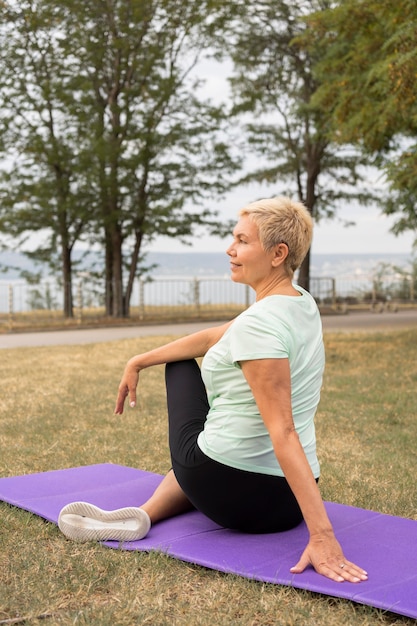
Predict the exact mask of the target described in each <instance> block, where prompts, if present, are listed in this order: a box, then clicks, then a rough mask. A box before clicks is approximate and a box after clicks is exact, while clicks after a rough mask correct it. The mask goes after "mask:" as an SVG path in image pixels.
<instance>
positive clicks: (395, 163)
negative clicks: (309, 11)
mask: <svg viewBox="0 0 417 626" xmlns="http://www.w3.org/2000/svg"><path fill="white" fill-rule="evenodd" d="M307 24H308V30H307V31H306V33H305V36H304V37H303V41H304V45H305V46H307V48H306V49H308V50H310V51H314V53H315V54H316V55H318V57H319V62H318V64H317V65H316V66H315V77H316V78H317V80H319V81H320V83H321V84H320V87H319V89H318V91H317V93H316V94H315V96H314V102H315V104H316V105H317V106H318V107H319V108H320V109H321V110H322V111H323V112H324V113H325V114H327V116H328V120H329V128H330V135H329V136H330V137H331V138H332V139H333V140H335V141H339V142H340V143H354V144H356V145H358V146H359V147H361V148H362V150H363V152H365V153H367V154H370V155H371V156H372V158H374V160H375V162H376V163H377V164H378V165H379V166H381V167H383V168H384V170H385V175H386V180H387V182H388V186H389V191H390V195H389V197H388V198H387V199H386V200H385V201H384V202H383V206H384V210H385V212H386V213H388V214H391V213H398V214H399V215H400V216H399V219H398V222H397V224H396V225H395V227H394V232H395V233H400V232H403V231H404V230H407V229H408V230H412V231H414V232H416V226H417V213H416V209H415V206H416V201H417V188H416V182H415V181H416V168H417V165H416V164H417V143H416V137H417V103H416V98H415V93H416V88H417V74H416V71H415V68H416V64H417V5H416V3H415V2H414V0H398V2H391V1H390V0H382V1H381V0H343V2H341V1H339V2H337V3H333V5H332V8H330V9H329V10H327V11H325V12H321V13H318V12H317V13H315V14H313V15H310V16H309V17H308V18H307Z"/></svg>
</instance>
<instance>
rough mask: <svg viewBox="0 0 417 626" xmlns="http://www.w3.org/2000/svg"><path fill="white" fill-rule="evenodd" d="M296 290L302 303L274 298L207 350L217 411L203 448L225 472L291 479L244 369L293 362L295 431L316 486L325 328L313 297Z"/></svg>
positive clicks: (205, 372)
mask: <svg viewBox="0 0 417 626" xmlns="http://www.w3.org/2000/svg"><path fill="white" fill-rule="evenodd" d="M296 289H297V290H298V291H299V292H300V294H301V295H300V296H280V295H274V296H268V297H266V298H263V299H262V300H259V302H255V304H253V305H252V306H250V307H249V308H248V309H247V310H246V311H244V312H243V313H241V314H240V315H239V316H238V317H237V318H236V319H235V320H234V322H233V323H232V325H231V326H230V327H229V328H228V329H227V331H226V332H225V333H224V335H223V337H222V338H221V339H220V340H219V341H218V342H217V343H216V344H215V345H214V346H212V347H211V348H210V350H208V352H207V354H206V355H205V357H204V359H203V362H202V367H201V372H202V377H203V381H204V384H205V386H206V389H207V395H208V401H209V406H210V409H209V412H208V415H207V421H206V423H205V426H204V430H203V431H202V432H201V433H200V435H199V437H198V445H199V447H200V449H201V450H202V451H203V452H204V453H205V454H206V455H207V456H208V457H210V458H212V459H214V460H216V461H218V462H220V463H223V464H225V465H229V466H231V467H235V468H237V469H242V470H246V471H251V472H258V473H261V474H271V475H274V476H284V473H283V471H282V469H281V467H280V465H279V463H278V460H277V458H276V456H275V453H274V450H273V447H272V442H271V439H270V437H269V433H268V431H267V429H266V427H265V425H264V422H263V420H262V417H261V415H260V413H259V411H258V407H257V405H256V402H255V400H254V397H253V394H252V392H251V389H250V387H249V385H248V383H247V382H246V379H245V377H244V375H243V373H242V370H241V367H240V365H239V362H240V361H247V360H254V359H283V358H287V359H289V364H290V371H291V401H292V412H293V420H294V425H295V429H296V431H297V433H298V436H299V439H300V442H301V445H302V446H303V448H304V452H305V454H306V457H307V460H308V462H309V463H310V466H311V469H312V471H313V474H314V476H315V477H316V478H317V477H318V476H319V474H320V468H319V463H318V460H317V456H316V437H315V429H314V415H315V413H316V409H317V405H318V403H319V400H320V390H321V385H322V378H323V369H324V347H323V337H322V326H321V319H320V314H319V311H318V308H317V305H316V303H315V301H314V299H313V298H312V296H311V295H310V294H309V293H308V292H307V291H305V290H304V289H302V288H301V287H299V286H296Z"/></svg>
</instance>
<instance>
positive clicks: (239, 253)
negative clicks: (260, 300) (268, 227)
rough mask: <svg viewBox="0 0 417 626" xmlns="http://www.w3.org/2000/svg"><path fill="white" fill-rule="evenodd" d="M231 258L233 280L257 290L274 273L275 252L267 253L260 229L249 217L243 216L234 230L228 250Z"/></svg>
mask: <svg viewBox="0 0 417 626" xmlns="http://www.w3.org/2000/svg"><path fill="white" fill-rule="evenodd" d="M226 252H227V254H228V255H229V257H230V268H231V272H232V274H231V278H232V280H233V281H234V282H236V283H244V284H245V285H250V286H251V287H253V288H254V289H255V290H256V289H257V287H259V286H260V285H261V283H262V281H264V280H265V279H267V278H268V277H269V275H270V274H271V272H272V271H273V269H274V268H273V264H272V261H273V259H274V257H275V251H274V250H272V251H271V252H265V250H264V249H263V247H262V244H261V242H260V240H259V236H258V228H257V226H256V224H255V223H254V222H253V221H252V220H251V219H250V217H249V216H248V215H243V216H242V217H241V218H240V220H239V221H238V223H237V224H236V226H235V228H234V230H233V243H232V244H231V245H230V246H229V248H228V249H227V250H226Z"/></svg>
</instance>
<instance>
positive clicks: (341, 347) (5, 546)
mask: <svg viewBox="0 0 417 626" xmlns="http://www.w3.org/2000/svg"><path fill="white" fill-rule="evenodd" d="M168 339H170V337H158V338H155V337H151V338H149V337H148V338H138V339H136V340H124V341H117V342H110V343H108V344H94V345H83V346H57V347H53V348H30V349H15V350H1V351H0V356H1V364H0V420H1V428H0V475H1V476H11V475H17V474H25V473H31V472H40V471H48V470H52V469H59V468H65V467H73V466H78V465H88V464H92V463H104V462H112V463H119V464H124V465H129V466H135V467H140V468H142V469H145V470H149V471H153V472H159V473H163V472H166V471H167V470H168V468H169V455H168V446H167V428H166V407H165V394H164V383H163V368H162V367H156V368H152V369H150V370H146V371H144V372H143V373H142V374H141V382H140V387H139V390H140V395H139V402H138V404H139V406H138V409H136V410H133V411H132V410H128V411H127V412H126V413H125V414H124V415H122V416H115V415H113V406H114V402H115V396H116V391H117V386H118V383H119V380H120V376H121V373H122V370H123V367H124V364H125V362H126V360H127V359H128V358H129V357H130V356H131V355H132V354H134V353H137V352H140V351H144V350H147V349H149V348H151V347H154V346H155V345H157V344H159V343H163V342H165V341H167V340H168ZM325 341H326V352H327V368H326V375H325V381H324V387H323V393H322V400H321V403H320V408H319V412H318V416H317V431H318V440H319V452H320V457H321V462H322V479H321V481H320V484H321V489H322V492H323V496H324V498H325V499H327V500H333V501H337V502H344V503H347V504H351V505H354V506H360V507H366V508H369V509H373V510H377V511H381V512H383V513H389V514H393V515H399V516H403V517H410V518H413V519H415V518H416V511H417V493H416V488H415V476H416V473H417V461H416V453H415V450H416V446H417V433H416V415H417V394H416V392H415V389H416V384H417V359H416V354H415V353H416V349H415V346H417V331H401V332H393V333H370V334H362V333H358V334H345V333H343V334H326V336H325ZM0 520H1V532H0V624H17V623H21V624H31V625H32V624H43V625H44V624H54V625H55V624H57V625H58V624H65V625H66V624H68V625H69V624H81V625H83V624H94V625H97V626H105V625H107V624H108V625H109V626H110V625H112V626H114V625H127V626H131V625H132V624H152V625H153V626H154V625H157V626H159V625H160V626H162V625H165V624H167V625H175V626H183V625H184V626H186V625H187V626H188V625H192V626H194V625H196V626H197V625H204V626H206V625H207V626H209V625H210V626H211V625H213V624H214V625H215V626H217V625H218V626H223V625H224V626H226V625H227V626H229V625H235V624H236V625H242V626H268V625H285V626H291V625H295V626H304V625H305V624H311V625H314V626H316V625H323V626H340V625H341V624H343V625H344V624H348V625H349V626H351V625H353V626H355V625H358V626H359V625H360V626H368V625H373V624H381V625H384V626H386V625H388V624H389V625H392V624H409V625H410V626H411V624H415V621H414V620H409V619H406V618H402V617H400V616H396V615H394V614H392V613H385V612H383V611H378V610H376V609H372V608H370V607H366V606H362V605H358V604H355V603H353V602H349V601H345V600H339V599H333V598H329V597H326V596H321V595H318V594H313V593H309V592H306V591H300V590H295V589H289V588H286V587H280V586H277V585H270V584H262V583H259V582H254V581H250V580H246V579H243V578H239V577H237V576H231V575H225V574H221V573H219V572H216V571H211V570H207V569H204V568H201V567H198V566H192V565H189V564H186V563H183V562H180V561H176V560H174V559H171V558H169V557H166V556H164V555H162V554H159V553H150V554H145V553H135V552H127V551H126V552H122V551H117V550H109V549H107V548H104V547H102V546H100V545H95V544H88V545H87V544H82V545H79V544H74V543H72V542H70V541H67V540H66V539H65V538H64V536H63V535H62V534H61V533H60V532H59V530H58V529H57V527H56V526H54V525H53V524H49V523H47V522H44V521H42V520H41V519H40V518H38V517H35V516H33V515H31V514H29V513H27V512H25V511H22V510H19V509H16V508H14V507H11V506H9V505H7V504H4V503H2V504H0Z"/></svg>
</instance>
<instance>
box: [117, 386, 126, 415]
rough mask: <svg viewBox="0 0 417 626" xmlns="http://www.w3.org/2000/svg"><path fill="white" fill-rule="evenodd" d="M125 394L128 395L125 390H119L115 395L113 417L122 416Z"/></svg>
mask: <svg viewBox="0 0 417 626" xmlns="http://www.w3.org/2000/svg"><path fill="white" fill-rule="evenodd" d="M127 394H128V391H127V388H126V389H124V390H119V393H118V394H117V399H116V406H115V409H114V413H115V415H122V413H123V409H124V405H125V400H126V396H127Z"/></svg>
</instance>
